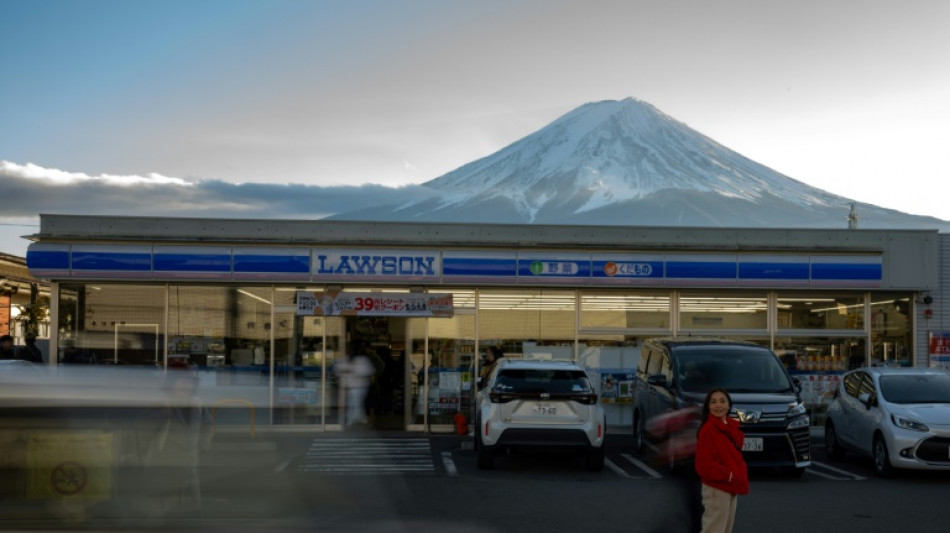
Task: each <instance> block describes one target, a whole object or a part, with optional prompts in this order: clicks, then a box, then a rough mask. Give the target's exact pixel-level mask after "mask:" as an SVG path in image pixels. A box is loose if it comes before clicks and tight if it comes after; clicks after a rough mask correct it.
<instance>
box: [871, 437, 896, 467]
mask: <svg viewBox="0 0 950 533" xmlns="http://www.w3.org/2000/svg"><path fill="white" fill-rule="evenodd" d="M871 455H872V458H873V459H874V473H875V474H877V475H878V477H892V476H893V475H894V467H893V466H892V465H891V457H890V455H888V451H887V443H886V442H884V437H882V436H881V435H875V436H874V444H873V447H872V448H871Z"/></svg>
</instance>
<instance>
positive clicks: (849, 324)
mask: <svg viewBox="0 0 950 533" xmlns="http://www.w3.org/2000/svg"><path fill="white" fill-rule="evenodd" d="M777 313H778V315H777V317H778V329H779V330H783V329H786V330H787V329H832V330H862V329H864V293H845V294H835V293H819V292H815V293H807V292H806V293H799V292H796V293H779V295H778V310H777Z"/></svg>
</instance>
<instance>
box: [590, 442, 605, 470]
mask: <svg viewBox="0 0 950 533" xmlns="http://www.w3.org/2000/svg"><path fill="white" fill-rule="evenodd" d="M605 447H606V444H601V445H600V447H599V448H593V449H591V450H590V451H589V452H588V453H587V469H588V470H590V471H591V472H600V471H601V470H603V469H604V459H605V456H606V450H605V449H604V448H605Z"/></svg>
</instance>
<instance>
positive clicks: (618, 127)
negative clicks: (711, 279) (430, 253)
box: [333, 98, 947, 228]
mask: <svg viewBox="0 0 950 533" xmlns="http://www.w3.org/2000/svg"><path fill="white" fill-rule="evenodd" d="M423 185H424V187H425V188H426V189H427V190H428V192H430V193H431V195H428V196H425V197H420V198H419V200H418V201H415V202H410V203H408V204H403V205H399V206H389V207H383V206H371V207H367V208H366V209H363V210H360V211H356V212H351V213H344V214H339V215H336V216H334V217H333V218H338V219H350V220H353V219H362V220H413V221H432V222H483V223H484V222H497V223H545V224H547V223H556V224H605V225H628V226H630V225H642V226H661V225H669V226H720V227H727V226H730V227H839V228H842V227H847V216H848V212H849V209H850V207H851V205H852V204H853V203H854V202H853V201H852V200H849V199H847V198H843V197H840V196H836V195H834V194H831V193H828V192H825V191H822V190H821V189H818V188H815V187H811V186H808V185H806V184H804V183H802V182H799V181H796V180H794V179H792V178H790V177H788V176H785V175H782V174H780V173H778V172H776V171H774V170H772V169H770V168H768V167H766V166H764V165H761V164H759V163H756V162H755V161H752V160H751V159H749V158H747V157H744V156H742V155H740V154H738V153H736V152H734V151H733V150H730V149H729V148H726V147H725V146H723V145H721V144H719V143H717V142H716V141H714V140H712V139H710V138H709V137H706V136H705V135H702V134H701V133H699V132H697V131H695V130H693V129H691V128H689V127H688V126H686V125H685V124H683V123H681V122H679V121H677V120H675V119H673V118H672V117H670V116H668V115H666V114H664V113H662V112H660V111H659V110H657V109H656V108H655V107H653V106H652V105H650V104H648V103H646V102H643V101H640V100H636V99H633V98H627V99H624V100H619V101H617V100H608V101H602V102H593V103H588V104H585V105H582V106H580V107H578V108H576V109H574V110H573V111H570V112H569V113H567V114H565V115H563V116H561V117H560V118H558V119H556V120H555V121H553V122H552V123H550V124H548V125H547V126H545V127H544V128H541V129H540V130H538V131H536V132H534V133H532V134H530V135H528V136H526V137H524V138H522V139H520V140H518V141H515V142H514V143H512V144H510V145H508V146H506V147H504V148H502V149H501V150H499V151H497V152H495V153H493V154H491V155H488V156H486V157H483V158H481V159H478V160H476V161H473V162H471V163H469V164H467V165H464V166H462V167H460V168H458V169H456V170H453V171H451V172H449V173H447V174H445V175H443V176H441V177H439V178H436V179H433V180H431V181H429V182H426V183H425V184H423ZM858 208H859V211H860V213H861V220H862V227H931V228H937V227H944V226H946V224H947V223H946V222H943V221H939V220H937V219H933V218H930V217H917V216H914V215H907V214H904V213H900V212H897V211H893V210H889V209H884V208H880V207H877V206H873V205H869V204H858Z"/></svg>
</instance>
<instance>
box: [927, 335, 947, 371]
mask: <svg viewBox="0 0 950 533" xmlns="http://www.w3.org/2000/svg"><path fill="white" fill-rule="evenodd" d="M928 352H929V355H930V367H931V368H950V333H948V332H939V333H931V334H930V349H929V350H928Z"/></svg>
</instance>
